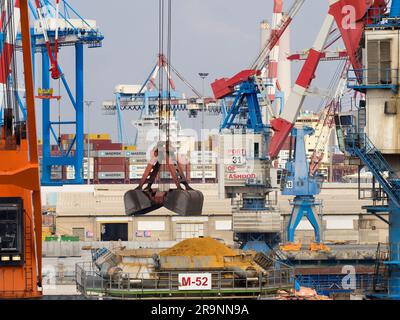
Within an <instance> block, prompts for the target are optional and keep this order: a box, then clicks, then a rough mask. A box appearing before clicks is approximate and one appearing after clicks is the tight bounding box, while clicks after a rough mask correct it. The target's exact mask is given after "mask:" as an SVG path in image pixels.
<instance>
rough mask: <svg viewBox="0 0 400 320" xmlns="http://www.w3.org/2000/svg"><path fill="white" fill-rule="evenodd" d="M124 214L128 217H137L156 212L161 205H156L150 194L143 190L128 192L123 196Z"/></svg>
mask: <svg viewBox="0 0 400 320" xmlns="http://www.w3.org/2000/svg"><path fill="white" fill-rule="evenodd" d="M124 204H125V213H126V214H127V215H129V216H139V215H143V214H146V213H148V212H151V211H154V210H157V209H159V208H161V207H162V204H158V203H156V202H155V201H154V200H153V199H152V198H151V196H150V194H149V193H148V192H146V191H144V190H140V189H134V190H129V191H127V192H126V193H125V195H124Z"/></svg>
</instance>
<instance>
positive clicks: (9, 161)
mask: <svg viewBox="0 0 400 320" xmlns="http://www.w3.org/2000/svg"><path fill="white" fill-rule="evenodd" d="M14 4H15V5H14ZM0 6H1V8H0V9H1V12H2V17H4V18H5V19H3V20H2V25H1V33H2V35H3V36H4V37H5V39H7V41H6V43H5V45H4V46H3V50H2V52H1V59H0V61H1V68H0V70H1V72H2V73H1V76H2V79H3V80H4V82H3V83H4V89H6V90H4V97H3V101H1V102H2V104H3V106H4V122H3V125H2V127H1V136H0V159H1V160H0V299H4V298H38V297H40V296H41V295H42V292H41V289H42V288H41V287H42V285H41V282H42V270H41V268H42V263H41V261H42V260H41V259H42V258H41V257H42V245H41V236H42V230H41V229H42V212H41V198H40V182H39V163H38V153H37V137H36V119H35V101H34V86H33V73H32V55H31V35H30V26H29V12H28V10H29V8H28V1H27V0H19V1H18V0H17V1H7V2H6V1H2V2H1V5H0ZM19 22H21V45H22V55H23V73H24V83H25V97H26V118H25V119H22V115H21V114H20V109H19V105H18V98H17V92H18V87H17V85H16V83H17V79H18V74H17V70H18V69H17V66H16V64H17V63H18V59H14V58H12V57H13V56H14V53H15V52H14V51H15V49H16V38H17V30H18V27H19ZM7 70H11V76H12V79H13V81H8V80H9V79H10V78H9V77H8V71H7ZM7 79H8V80H7Z"/></svg>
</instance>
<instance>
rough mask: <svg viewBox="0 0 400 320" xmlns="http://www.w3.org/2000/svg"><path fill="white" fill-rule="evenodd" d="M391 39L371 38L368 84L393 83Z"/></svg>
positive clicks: (368, 53) (369, 44)
mask: <svg viewBox="0 0 400 320" xmlns="http://www.w3.org/2000/svg"><path fill="white" fill-rule="evenodd" d="M391 65H392V58H391V41H390V40H370V41H368V45H367V69H368V70H367V72H368V79H367V82H368V83H367V84H389V83H392V77H393V75H392V70H391Z"/></svg>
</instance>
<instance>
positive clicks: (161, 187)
mask: <svg viewBox="0 0 400 320" xmlns="http://www.w3.org/2000/svg"><path fill="white" fill-rule="evenodd" d="M171 19H172V12H171V0H166V1H164V0H161V1H160V2H159V53H160V57H163V56H164V47H165V43H164V42H165V41H164V39H167V40H166V51H167V54H166V58H167V60H168V61H169V63H170V62H171ZM166 71H167V72H165V73H164V72H163V69H162V68H159V72H160V74H159V77H158V80H159V81H158V92H159V96H158V117H159V123H158V130H159V141H158V143H157V145H156V147H155V148H154V149H153V150H152V151H151V152H150V157H151V159H150V162H149V163H148V164H147V167H146V169H145V172H144V174H143V176H142V178H141V179H140V182H139V185H138V186H137V187H136V188H135V189H133V190H129V191H127V192H126V193H125V195H124V204H125V212H126V214H128V215H142V214H146V213H148V212H151V211H154V210H157V209H159V208H161V207H162V206H164V207H165V208H167V209H169V210H171V211H173V212H175V213H177V214H179V215H184V216H190V215H200V214H201V213H202V209H203V202H204V196H203V194H202V193H201V192H200V191H198V190H194V189H193V188H191V187H190V185H189V183H188V181H187V179H186V177H185V174H184V172H183V169H182V166H181V164H180V161H179V160H180V159H179V158H178V156H177V152H176V148H175V146H174V144H173V142H172V141H171V139H170V118H171V92H172V89H173V86H172V85H173V83H172V81H170V78H169V75H170V74H171V67H170V65H169V66H168V67H167V70H166ZM165 74H166V75H167V77H165ZM153 85H154V84H153ZM164 88H166V98H164V97H163V96H162V94H163V92H164ZM162 167H164V168H166V170H167V171H169V173H170V175H171V178H172V181H173V182H174V184H175V187H176V188H175V189H170V186H169V182H167V181H163V180H165V179H163V177H160V179H159V181H158V188H154V187H153V185H154V184H155V181H156V178H157V177H158V176H159V173H160V171H161V169H162Z"/></svg>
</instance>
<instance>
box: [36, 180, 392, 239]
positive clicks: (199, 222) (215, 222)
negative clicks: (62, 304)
mask: <svg viewBox="0 0 400 320" xmlns="http://www.w3.org/2000/svg"><path fill="white" fill-rule="evenodd" d="M130 188H131V186H129V185H94V186H93V185H90V186H64V187H48V188H43V204H44V207H46V208H51V207H52V206H55V211H56V234H58V235H75V236H79V238H80V239H81V241H116V240H122V241H138V242H156V241H180V240H183V239H187V238H193V237H199V236H210V237H214V238H219V239H222V240H224V241H225V243H227V244H232V243H233V239H234V236H233V233H234V232H233V230H232V209H231V207H232V206H231V201H230V200H228V199H224V200H221V199H219V197H218V193H217V190H216V188H215V185H213V184H206V185H196V186H195V188H196V189H199V190H201V191H202V192H203V193H204V196H205V199H207V201H205V203H204V209H203V214H202V215H201V216H199V217H182V216H178V215H176V214H174V213H172V212H170V211H168V210H167V209H165V208H160V209H159V210H157V211H155V212H152V213H148V214H146V215H143V216H137V217H130V216H126V215H125V212H124V205H123V195H124V193H125V192H126V191H127V190H128V189H130ZM345 190H346V191H345ZM319 199H321V200H322V207H321V212H322V213H323V216H322V221H323V222H322V229H323V239H324V241H325V242H327V243H330V242H331V243H334V242H338V243H341V242H345V243H360V244H376V243H378V242H387V240H388V238H387V237H388V231H387V225H386V224H385V222H383V221H382V220H379V219H378V218H376V217H375V216H373V215H370V214H367V213H365V212H363V211H362V210H361V209H360V208H361V206H362V205H365V204H368V201H360V200H358V191H357V185H356V184H325V188H324V189H323V190H322V193H321V195H320V196H319ZM289 200H290V197H285V196H279V201H278V208H279V210H280V212H281V229H282V236H283V238H285V232H286V230H285V229H286V228H285V226H286V225H287V223H288V221H289V218H290V212H291V206H290V204H289ZM384 217H385V216H384ZM313 237H314V235H313V229H312V227H311V225H310V224H309V222H308V221H306V220H303V221H302V222H301V223H300V225H299V228H298V231H297V232H296V241H300V242H302V243H309V242H311V241H312V240H313Z"/></svg>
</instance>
